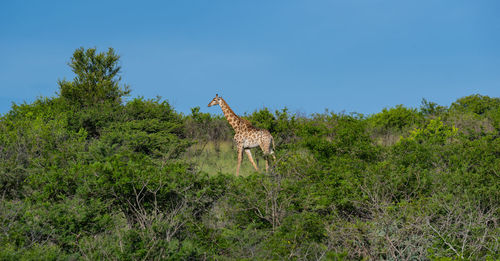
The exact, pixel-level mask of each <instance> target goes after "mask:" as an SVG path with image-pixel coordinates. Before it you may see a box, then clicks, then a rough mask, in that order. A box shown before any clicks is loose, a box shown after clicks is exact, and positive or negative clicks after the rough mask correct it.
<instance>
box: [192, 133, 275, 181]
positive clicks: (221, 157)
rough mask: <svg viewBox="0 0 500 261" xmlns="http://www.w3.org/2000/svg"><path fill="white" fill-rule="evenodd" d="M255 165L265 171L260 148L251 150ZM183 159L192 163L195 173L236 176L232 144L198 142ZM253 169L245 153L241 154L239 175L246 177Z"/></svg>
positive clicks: (224, 142) (226, 142)
mask: <svg viewBox="0 0 500 261" xmlns="http://www.w3.org/2000/svg"><path fill="white" fill-rule="evenodd" d="M252 155H253V158H254V160H255V163H256V164H257V166H258V167H259V170H260V171H261V172H263V171H265V168H266V165H265V164H266V163H265V159H264V157H263V156H262V152H261V151H260V148H254V149H252ZM185 158H186V159H187V160H188V162H189V163H192V164H193V165H194V166H195V168H196V170H197V171H201V172H206V173H208V174H210V175H215V174H217V173H229V174H236V165H237V164H238V155H237V151H236V148H235V147H234V144H233V142H230V141H223V142H212V141H210V142H202V141H200V142H198V143H197V144H195V145H193V146H191V147H190V148H189V149H188V150H187V151H186V154H185ZM254 172H255V169H254V168H253V166H252V163H250V160H248V157H247V155H246V153H243V160H242V162H241V167H240V175H242V176H247V175H249V174H251V173H254Z"/></svg>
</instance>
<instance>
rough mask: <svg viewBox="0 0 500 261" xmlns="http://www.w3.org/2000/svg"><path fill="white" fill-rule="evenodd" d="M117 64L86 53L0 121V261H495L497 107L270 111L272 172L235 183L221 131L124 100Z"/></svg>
mask: <svg viewBox="0 0 500 261" xmlns="http://www.w3.org/2000/svg"><path fill="white" fill-rule="evenodd" d="M118 61H119V57H118V56H117V55H116V54H115V52H114V51H113V50H112V49H110V50H109V51H108V52H106V53H98V52H96V50H95V49H87V50H85V49H83V48H80V49H78V50H76V51H75V53H74V55H73V57H72V58H71V61H70V64H69V65H70V66H71V68H72V69H73V71H74V72H75V78H74V79H73V80H72V81H66V80H63V81H59V87H60V89H59V92H58V93H57V95H56V97H51V98H47V97H40V98H38V99H37V100H36V101H34V102H33V103H30V104H27V103H24V104H19V105H16V104H14V105H13V106H12V109H11V110H10V111H9V112H8V113H6V114H5V115H2V116H1V117H0V192H1V201H0V259H2V260H32V259H42V260H79V259H82V260H103V259H106V260H160V259H171V260H182V259H190V260H193V259H194V260H205V259H208V260H213V259H216V260H234V259H256V260H288V259H292V260H304V259H307V260H318V259H323V260H343V259H349V260H351V259H355V260H356V259H358V260H359V259H365V260H366V259H368V260H372V259H374V260H379V259H389V260H426V259H441V258H443V259H444V260H449V259H470V260H495V259H496V260H498V259H500V254H499V253H500V242H499V238H500V226H499V217H500V99H499V98H491V97H488V96H482V95H471V96H467V97H463V98H460V99H458V100H456V101H455V102H454V103H452V104H451V105H449V106H441V105H438V104H435V103H433V102H429V101H426V100H423V102H422V106H421V107H420V108H417V109H414V108H407V107H404V106H402V105H400V106H396V107H393V108H387V109H384V110H383V111H382V112H380V113H377V114H374V115H369V116H366V115H360V114H355V113H352V114H346V113H332V112H328V111H326V112H324V113H321V114H314V115H311V116H307V117H303V116H299V115H296V114H293V113H290V112H289V111H288V110H287V109H282V110H277V111H274V112H273V111H270V110H269V109H267V108H262V109H259V110H256V111H254V112H252V113H249V114H247V115H245V118H246V119H248V120H249V121H251V122H252V123H253V124H254V125H255V126H257V127H261V128H266V129H268V130H269V131H270V132H271V133H272V135H273V136H274V137H275V140H276V156H277V161H276V162H274V163H273V167H272V169H271V171H270V172H269V173H264V172H261V173H257V172H254V171H253V170H252V168H251V166H250V164H249V162H248V160H247V159H246V155H245V158H244V166H243V168H242V175H240V176H238V177H236V176H235V175H234V173H235V168H236V152H235V150H234V148H232V145H231V143H230V142H231V139H232V136H233V134H234V133H233V131H232V129H231V128H230V126H229V125H228V124H227V122H226V121H225V119H224V118H223V117H221V116H214V115H210V114H207V113H202V112H200V108H199V107H196V108H193V109H192V112H191V114H189V115H183V114H180V113H178V112H176V111H175V110H174V109H173V108H172V107H171V106H170V104H169V103H168V102H167V101H165V100H162V99H160V98H157V99H144V98H140V97H139V98H131V99H128V100H127V101H124V99H123V98H124V97H125V96H126V95H128V94H129V92H130V90H129V88H128V87H127V86H126V85H122V84H121V83H120V78H119V73H120V67H119V66H118ZM210 98H211V97H207V100H209V99H210ZM254 154H257V156H256V157H257V158H260V159H261V161H260V162H259V164H263V160H262V155H261V154H259V152H257V150H254ZM261 166H262V165H261ZM261 168H262V167H261Z"/></svg>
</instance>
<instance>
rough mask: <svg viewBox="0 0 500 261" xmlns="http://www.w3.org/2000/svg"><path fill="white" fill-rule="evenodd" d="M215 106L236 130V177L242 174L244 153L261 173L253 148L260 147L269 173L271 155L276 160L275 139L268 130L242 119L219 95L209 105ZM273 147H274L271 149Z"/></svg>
mask: <svg viewBox="0 0 500 261" xmlns="http://www.w3.org/2000/svg"><path fill="white" fill-rule="evenodd" d="M213 105H219V106H220V108H221V109H222V112H223V113H224V116H225V117H226V120H227V121H228V122H229V124H230V125H231V127H232V128H233V129H234V132H235V134H234V141H235V143H236V149H237V150H238V165H237V166H236V176H238V175H239V173H240V166H241V160H242V158H243V151H245V153H246V154H247V156H248V159H249V160H250V162H251V163H252V165H253V167H254V168H255V170H256V171H259V167H257V164H255V162H254V161H253V157H252V152H251V151H250V149H251V148H255V147H258V146H259V147H260V148H261V149H262V151H263V152H264V155H265V156H266V172H268V171H269V158H268V156H269V155H272V156H273V159H274V160H276V157H275V156H274V139H273V136H271V133H269V131H268V130H264V129H259V128H256V127H254V126H252V124H251V123H250V122H249V121H247V120H245V119H243V118H240V117H239V116H238V115H236V113H234V111H233V110H232V109H231V108H230V107H229V105H227V103H226V101H225V100H224V99H222V97H220V96H219V95H218V94H216V95H215V98H213V100H212V101H211V102H210V103H209V104H208V107H211V106H213ZM271 145H272V147H271Z"/></svg>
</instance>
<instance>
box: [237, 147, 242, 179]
mask: <svg viewBox="0 0 500 261" xmlns="http://www.w3.org/2000/svg"><path fill="white" fill-rule="evenodd" d="M242 158H243V148H238V165H237V166H236V176H238V175H239V174H240V166H241V159H242Z"/></svg>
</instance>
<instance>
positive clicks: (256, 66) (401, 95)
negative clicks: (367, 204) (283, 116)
mask: <svg viewBox="0 0 500 261" xmlns="http://www.w3.org/2000/svg"><path fill="white" fill-rule="evenodd" d="M499 14H500V1H493V0H492V1H482V0H478V1H470V0H419V1H416V0H414V1H401V0H343V1H334V0H332V1H321V0H318V1H293V0H287V1H278V0H267V1H236V0H228V1H206V0H199V1H195V0H183V1H180V0H178V1H174V0H173V1H1V3H0V39H1V40H0V90H1V92H0V114H3V113H5V112H7V111H8V110H9V109H10V106H11V103H12V102H16V103H21V102H23V101H27V102H32V101H33V100H34V99H36V97H38V96H49V97H51V96H55V95H56V92H57V91H58V88H59V87H58V85H57V80H58V79H67V80H71V79H72V78H73V77H74V75H73V73H72V72H71V70H70V68H69V67H68V65H67V63H68V62H69V60H70V57H71V56H72V54H73V52H74V50H75V49H76V48H79V47H85V48H90V47H96V48H97V49H98V50H99V51H106V50H107V48H108V47H113V48H114V49H115V50H116V51H117V53H118V54H120V55H121V65H122V68H123V71H122V82H123V83H126V84H129V85H130V86H131V88H132V90H133V91H132V96H131V97H137V96H144V97H146V98H153V97H156V96H157V95H159V96H161V97H163V98H164V99H167V100H168V101H169V102H170V103H171V104H172V105H173V106H174V107H175V108H176V109H177V110H178V111H180V112H184V113H188V112H189V111H190V108H192V107H195V106H200V107H201V108H202V111H205V112H213V113H219V111H220V110H219V109H214V108H207V107H206V104H207V103H208V102H209V101H210V100H211V99H212V98H213V96H214V95H215V94H216V93H219V94H220V95H222V96H223V97H224V98H225V99H226V100H227V101H228V103H229V104H230V106H231V107H232V108H233V109H234V110H235V111H236V112H237V113H239V114H243V113H245V112H247V113H250V112H252V111H254V110H256V109H260V108H262V107H264V106H266V107H269V108H271V109H281V108H283V107H288V108H289V109H290V111H292V112H299V113H302V114H310V113H314V112H323V111H324V110H325V109H329V110H331V111H334V112H341V111H345V112H359V113H364V114H371V113H377V112H379V111H380V110H381V109H383V108H384V107H393V106H395V105H397V104H404V105H405V106H408V107H418V106H419V105H420V102H421V100H422V98H426V99H427V100H430V101H434V102H437V103H439V104H441V105H449V104H450V103H451V102H453V101H455V100H456V99H457V98H459V97H463V96H466V95H470V94H475V93H479V94H483V95H489V96H494V97H499V96H500V15H499Z"/></svg>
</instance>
